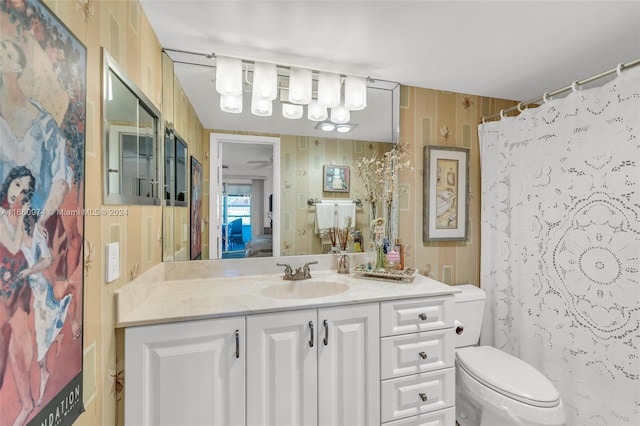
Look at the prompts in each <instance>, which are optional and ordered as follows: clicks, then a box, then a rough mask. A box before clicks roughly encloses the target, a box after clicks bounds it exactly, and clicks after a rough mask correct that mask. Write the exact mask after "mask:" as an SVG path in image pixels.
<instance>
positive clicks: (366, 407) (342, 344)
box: [318, 303, 380, 426]
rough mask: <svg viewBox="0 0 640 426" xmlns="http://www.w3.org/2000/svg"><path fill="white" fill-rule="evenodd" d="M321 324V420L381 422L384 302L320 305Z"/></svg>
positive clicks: (349, 425)
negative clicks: (381, 310) (381, 307)
mask: <svg viewBox="0 0 640 426" xmlns="http://www.w3.org/2000/svg"><path fill="white" fill-rule="evenodd" d="M325 321H326V324H325ZM318 325H319V330H318V331H319V333H318V420H319V424H320V425H327V426H340V425H344V426H358V425H362V426H368V425H376V424H380V364H379V358H380V355H379V353H380V352H379V345H380V343H379V342H380V322H379V306H378V304H377V303H372V304H366V305H352V306H341V307H336V308H325V309H318ZM325 338H326V340H325Z"/></svg>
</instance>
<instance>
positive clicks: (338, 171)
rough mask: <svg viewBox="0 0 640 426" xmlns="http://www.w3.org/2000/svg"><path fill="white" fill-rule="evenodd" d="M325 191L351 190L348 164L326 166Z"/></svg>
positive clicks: (324, 174) (324, 171)
mask: <svg viewBox="0 0 640 426" xmlns="http://www.w3.org/2000/svg"><path fill="white" fill-rule="evenodd" d="M323 176H324V188H323V189H322V190H323V191H325V192H349V167H348V166H324V167H323Z"/></svg>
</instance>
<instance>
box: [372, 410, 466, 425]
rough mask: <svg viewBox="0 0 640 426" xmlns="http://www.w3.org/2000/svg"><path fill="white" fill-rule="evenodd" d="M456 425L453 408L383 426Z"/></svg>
mask: <svg viewBox="0 0 640 426" xmlns="http://www.w3.org/2000/svg"><path fill="white" fill-rule="evenodd" d="M455 424H456V409H455V408H454V407H451V408H445V409H444V410H438V411H434V412H432V413H427V414H421V415H419V416H414V417H408V418H406V419H402V420H396V421H395V422H389V423H384V426H453V425H455Z"/></svg>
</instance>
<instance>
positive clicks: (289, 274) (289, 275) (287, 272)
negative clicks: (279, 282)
mask: <svg viewBox="0 0 640 426" xmlns="http://www.w3.org/2000/svg"><path fill="white" fill-rule="evenodd" d="M276 266H284V277H282V279H283V280H290V279H293V269H291V265H289V264H288V263H276Z"/></svg>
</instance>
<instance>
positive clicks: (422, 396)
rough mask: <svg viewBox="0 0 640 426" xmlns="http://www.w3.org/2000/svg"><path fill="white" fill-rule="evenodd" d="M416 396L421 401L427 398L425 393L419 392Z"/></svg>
mask: <svg viewBox="0 0 640 426" xmlns="http://www.w3.org/2000/svg"><path fill="white" fill-rule="evenodd" d="M418 396H419V397H420V399H421V400H422V402H425V401H426V400H427V394H426V393H419V394H418Z"/></svg>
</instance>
